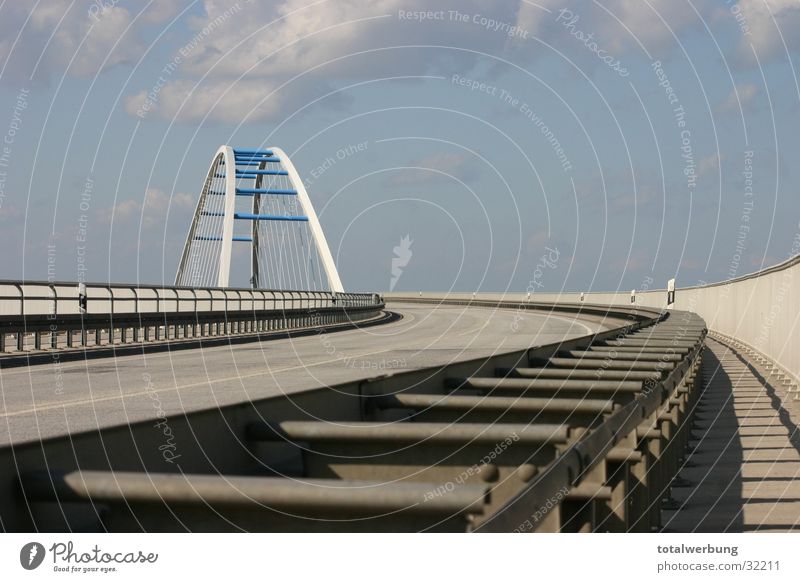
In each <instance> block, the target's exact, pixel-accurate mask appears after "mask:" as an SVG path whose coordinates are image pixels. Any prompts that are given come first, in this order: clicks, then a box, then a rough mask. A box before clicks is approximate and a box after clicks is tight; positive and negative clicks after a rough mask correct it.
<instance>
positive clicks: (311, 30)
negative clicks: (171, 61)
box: [126, 0, 554, 122]
mask: <svg viewBox="0 0 800 582" xmlns="http://www.w3.org/2000/svg"><path fill="white" fill-rule="evenodd" d="M551 3H554V0H543V1H542V2H541V4H543V5H548V4H551ZM203 6H204V13H203V14H202V15H200V16H197V15H195V16H192V17H191V18H189V19H188V24H189V28H190V33H191V36H190V38H188V39H186V41H185V43H184V44H183V45H182V46H181V47H179V48H178V49H177V51H176V52H175V57H177V59H178V60H179V61H180V67H179V71H176V72H175V73H174V75H173V76H172V77H171V78H169V79H167V80H166V82H165V83H163V86H162V87H160V88H159V90H158V95H157V96H155V98H154V99H151V101H152V104H151V105H152V107H151V109H152V110H153V111H154V112H155V113H156V115H157V116H159V117H162V118H166V119H178V120H182V121H197V120H199V119H203V118H206V116H208V118H209V119H211V120H217V121H223V122H234V121H241V120H243V119H245V117H247V118H248V120H249V121H255V120H263V119H276V118H279V117H280V116H281V115H285V114H286V113H287V112H288V111H292V110H295V109H296V108H298V107H300V106H302V105H305V104H306V103H308V102H310V101H311V100H313V99H315V98H317V97H320V96H322V95H325V94H326V93H328V92H330V91H331V90H332V89H333V88H335V87H336V86H337V85H340V84H341V83H346V82H357V81H360V80H364V79H373V78H378V77H389V76H403V75H424V74H436V73H437V72H440V73H441V72H443V71H447V72H448V73H449V72H451V71H452V70H453V69H454V68H455V69H456V70H462V71H463V70H469V69H470V68H471V67H472V66H473V65H474V64H475V62H477V60H478V59H479V58H480V57H479V54H478V53H479V52H487V53H491V54H502V53H503V52H504V51H505V50H506V49H508V48H509V47H510V46H511V45H514V44H518V43H519V41H520V40H524V39H521V37H520V34H521V33H517V34H515V33H513V32H512V31H513V30H514V27H519V26H521V25H522V23H524V26H525V30H524V31H523V32H524V33H525V35H526V36H527V37H528V38H529V39H530V38H531V37H532V36H533V35H534V34H536V33H537V32H538V31H539V29H538V26H539V25H540V24H541V22H542V19H543V18H544V17H548V13H547V12H546V11H545V10H542V9H541V8H532V7H531V6H529V5H527V4H525V5H523V6H522V7H520V5H519V4H516V3H513V2H504V3H488V2H486V1H485V0H460V1H459V0H445V1H444V2H442V3H441V4H439V5H437V6H436V7H435V8H432V7H431V6H430V5H429V3H427V2H424V1H423V0H378V1H375V2H370V3H364V2H359V1H356V0H341V1H340V0H337V1H328V2H315V3H309V2H308V0H284V1H283V2H279V3H271V4H267V5H264V4H255V3H253V4H251V3H234V4H230V3H226V2H220V1H216V0H206V2H204V4H203ZM432 10H433V11H435V14H436V15H437V16H436V17H435V18H431V19H422V18H421V17H420V16H419V14H421V13H431V11H432ZM456 13H458V14H459V15H466V17H467V18H466V21H464V20H463V18H460V17H458V16H456ZM414 45H418V46H414ZM425 45H433V46H432V48H425ZM392 47H400V48H392ZM402 47H408V48H402ZM439 47H445V48H439ZM446 47H453V49H448V48H446ZM459 47H461V48H468V49H470V51H474V52H470V51H461V50H457V49H458V48H459ZM273 91H274V93H273ZM151 93H152V89H149V88H143V89H140V90H139V91H137V92H136V93H135V94H134V95H132V96H130V97H129V98H128V99H127V100H126V110H127V112H128V113H129V114H131V115H140V110H141V105H142V103H146V102H147V100H148V96H149V95H150V94H151ZM341 102H342V101H341V98H340V99H339V101H336V102H335V103H334V106H338V105H340V104H341ZM325 105H326V107H330V102H329V99H327V98H326V100H325ZM140 116H141V115H140Z"/></svg>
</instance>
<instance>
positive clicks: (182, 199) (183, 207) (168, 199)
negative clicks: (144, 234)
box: [97, 188, 195, 230]
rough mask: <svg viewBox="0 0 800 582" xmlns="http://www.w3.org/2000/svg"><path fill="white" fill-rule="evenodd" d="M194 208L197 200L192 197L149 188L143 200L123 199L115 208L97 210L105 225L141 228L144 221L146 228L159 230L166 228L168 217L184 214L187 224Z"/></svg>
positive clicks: (143, 225) (144, 227) (143, 226)
mask: <svg viewBox="0 0 800 582" xmlns="http://www.w3.org/2000/svg"><path fill="white" fill-rule="evenodd" d="M194 207H195V199H194V197H193V196H191V195H190V194H185V193H182V192H178V193H176V194H174V195H172V196H169V195H168V194H166V193H165V192H164V191H163V190H160V189H158V188H148V189H147V190H146V191H145V193H144V197H143V199H142V200H141V201H139V200H136V199H127V200H122V201H121V202H118V203H117V204H115V205H114V206H113V207H110V208H104V209H101V210H98V212H97V215H98V218H99V219H100V220H101V222H103V223H105V224H110V223H112V222H113V224H114V228H115V229H117V228H119V227H127V228H131V227H138V225H139V221H140V220H141V223H142V228H143V229H145V230H160V229H163V226H164V225H165V223H166V219H167V215H168V214H173V215H174V214H178V215H181V218H183V219H184V222H187V223H188V220H189V219H190V218H191V212H192V210H194ZM183 215H186V216H185V217H184V216H183Z"/></svg>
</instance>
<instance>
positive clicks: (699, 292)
mask: <svg viewBox="0 0 800 582" xmlns="http://www.w3.org/2000/svg"><path fill="white" fill-rule="evenodd" d="M798 241H800V239H796V241H795V244H794V246H793V247H792V250H793V251H794V252H797V250H798V247H800V242H798ZM385 297H386V299H399V298H402V297H417V298H422V299H425V298H430V299H436V298H437V297H447V298H448V300H456V299H458V300H467V301H468V300H471V299H476V298H477V299H482V300H495V301H520V302H532V301H536V302H552V303H580V302H584V303H587V304H599V305H615V306H616V305H619V306H631V305H635V306H641V307H649V308H655V309H666V307H667V291H666V289H657V290H640V289H637V290H635V291H634V293H633V296H632V294H631V292H630V291H618V292H614V291H611V292H587V293H572V292H565V293H478V294H475V293H446V294H443V293H435V292H423V293H414V294H410V293H398V292H395V293H386V294H385ZM632 299H633V303H632ZM674 300H675V301H674V304H673V305H672V308H674V309H681V310H685V311H692V312H694V313H697V314H698V315H699V316H700V317H702V318H703V319H704V320H705V322H706V323H707V324H708V329H709V330H710V331H711V332H713V333H715V334H719V335H720V336H722V337H725V338H729V339H731V340H735V341H736V342H737V343H738V344H739V345H741V346H744V347H746V348H747V349H748V350H750V351H752V352H753V353H755V354H758V355H759V356H761V357H764V358H766V359H767V360H769V361H770V362H771V364H770V365H771V366H773V367H775V368H777V369H779V371H780V374H781V375H782V376H783V377H784V382H785V383H786V384H787V385H793V386H794V387H795V389H799V388H800V310H798V309H797V306H798V305H800V255H796V256H793V257H792V258H790V259H788V260H786V261H784V262H782V263H779V264H777V265H774V266H772V267H768V268H766V269H762V270H760V271H757V272H755V273H750V274H748V275H743V276H741V277H736V278H734V279H730V280H727V281H721V282H719V283H710V284H706V285H696V286H691V287H679V288H678V289H677V290H676V291H675V296H674Z"/></svg>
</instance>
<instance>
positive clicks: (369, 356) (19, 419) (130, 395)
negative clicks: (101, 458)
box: [0, 303, 620, 445]
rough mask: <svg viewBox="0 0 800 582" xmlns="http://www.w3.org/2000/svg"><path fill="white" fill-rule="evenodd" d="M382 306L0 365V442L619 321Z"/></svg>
mask: <svg viewBox="0 0 800 582" xmlns="http://www.w3.org/2000/svg"><path fill="white" fill-rule="evenodd" d="M389 308H390V309H391V310H393V311H397V312H400V313H402V315H403V316H404V317H403V319H402V320H400V321H398V322H395V323H391V324H386V325H381V326H377V327H372V328H366V329H358V330H350V331H342V332H337V333H330V334H324V335H311V336H306V337H301V338H292V339H281V340H271V341H262V342H259V341H254V342H252V343H248V344H238V345H222V346H215V347H207V348H202V349H191V350H185V351H179V352H162V353H157V354H141V355H126V356H122V357H118V358H113V357H108V358H97V359H92V360H87V361H79V362H71V363H66V362H61V363H58V362H54V363H53V364H42V365H37V366H31V367H29V368H15V369H8V370H0V395H1V396H2V403H1V404H0V445H5V444H8V443H13V444H22V443H25V442H32V441H36V440H38V439H40V438H47V437H52V436H60V435H64V434H74V433H76V432H81V431H88V430H96V429H98V428H102V427H109V426H118V425H125V424H128V423H132V422H138V421H146V420H150V419H156V418H158V417H159V416H164V415H167V416H169V415H172V414H180V413H182V412H188V411H195V410H203V409H211V408H216V407H218V406H224V405H226V404H232V403H237V402H247V401H248V400H254V399H260V398H266V397H270V396H274V395H278V394H291V393H297V392H300V391H304V390H309V389H313V388H318V387H320V386H326V385H333V384H338V383H342V382H347V381H352V380H356V379H361V378H369V377H374V376H379V375H381V374H386V373H389V372H392V371H396V370H407V369H412V368H420V367H425V366H441V365H444V364H448V363H451V362H453V361H458V360H466V359H471V358H478V357H488V356H490V355H493V354H496V353H501V352H508V351H512V350H516V349H524V348H527V347H530V346H533V345H541V344H547V343H552V342H555V341H560V340H562V339H566V338H571V337H578V336H582V335H586V334H588V333H591V332H594V331H598V330H603V329H610V328H612V327H615V326H616V325H619V324H620V322H619V320H615V319H608V320H607V321H600V320H599V318H596V317H595V318H589V317H582V318H581V320H574V319H570V318H569V317H565V316H558V315H547V314H541V313H536V312H525V311H519V310H517V309H495V308H484V307H461V306H434V305H409V304H405V305H404V304H399V303H394V304H391V305H390V306H389Z"/></svg>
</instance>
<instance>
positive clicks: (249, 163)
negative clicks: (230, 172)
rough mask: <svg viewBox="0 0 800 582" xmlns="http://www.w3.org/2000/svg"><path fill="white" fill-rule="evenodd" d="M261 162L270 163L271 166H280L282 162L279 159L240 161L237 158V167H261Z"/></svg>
mask: <svg viewBox="0 0 800 582" xmlns="http://www.w3.org/2000/svg"><path fill="white" fill-rule="evenodd" d="M261 162H269V163H270V164H278V163H280V160H279V159H278V158H262V159H252V158H249V159H247V160H240V159H239V158H236V165H237V166H259V165H261Z"/></svg>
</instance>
